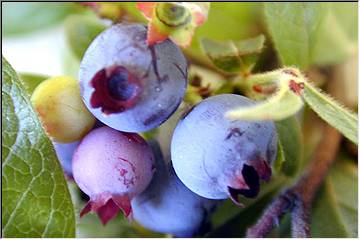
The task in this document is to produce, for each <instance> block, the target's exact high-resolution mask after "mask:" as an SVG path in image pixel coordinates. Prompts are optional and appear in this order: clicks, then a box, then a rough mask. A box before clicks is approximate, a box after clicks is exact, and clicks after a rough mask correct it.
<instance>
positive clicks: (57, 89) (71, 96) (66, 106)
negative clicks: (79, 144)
mask: <svg viewBox="0 0 360 240" xmlns="http://www.w3.org/2000/svg"><path fill="white" fill-rule="evenodd" d="M31 102H32V104H33V106H34V109H35V110H36V112H37V113H38V114H39V117H40V120H41V122H42V125H43V127H44V128H45V130H46V132H47V134H48V135H49V136H50V137H51V138H52V139H53V140H54V141H56V142H61V143H68V142H74V141H78V140H80V139H81V138H82V137H83V136H84V135H85V134H87V133H88V132H89V131H90V130H91V129H92V127H93V125H94V123H95V118H94V116H93V115H92V114H91V113H90V112H89V111H88V110H87V108H86V106H85V104H84V103H83V101H82V99H81V96H80V87H79V84H78V82H77V81H76V80H75V79H73V78H72V77H68V76H59V77H53V78H49V79H48V80H45V81H44V82H42V83H40V84H39V85H38V86H37V87H36V89H35V91H34V93H33V94H32V96H31Z"/></svg>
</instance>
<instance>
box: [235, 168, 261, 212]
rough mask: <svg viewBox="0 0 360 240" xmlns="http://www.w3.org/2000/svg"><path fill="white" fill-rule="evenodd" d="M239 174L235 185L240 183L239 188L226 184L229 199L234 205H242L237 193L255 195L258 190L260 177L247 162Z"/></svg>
mask: <svg viewBox="0 0 360 240" xmlns="http://www.w3.org/2000/svg"><path fill="white" fill-rule="evenodd" d="M241 174H242V176H241V177H240V178H238V179H237V183H238V184H237V185H239V184H240V188H233V187H230V186H228V191H229V194H230V198H231V200H232V201H233V202H234V203H235V204H236V205H238V206H240V207H243V204H241V203H240V202H239V199H238V196H239V194H240V195H243V196H245V197H247V198H254V197H256V196H257V195H258V193H259V191H260V179H259V175H258V173H257V171H256V170H255V168H254V167H252V166H250V165H247V164H244V165H243V169H242V170H241Z"/></svg>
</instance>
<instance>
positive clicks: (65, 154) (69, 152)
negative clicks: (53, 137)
mask: <svg viewBox="0 0 360 240" xmlns="http://www.w3.org/2000/svg"><path fill="white" fill-rule="evenodd" d="M79 143H80V141H76V142H72V143H57V142H53V145H54V148H55V152H56V156H57V158H58V159H59V161H60V164H61V166H62V168H63V170H64V173H65V174H66V176H67V177H68V178H69V179H72V176H73V174H72V163H71V162H72V157H73V155H74V152H75V149H76V148H77V146H78V145H79Z"/></svg>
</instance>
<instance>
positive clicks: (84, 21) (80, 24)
mask: <svg viewBox="0 0 360 240" xmlns="http://www.w3.org/2000/svg"><path fill="white" fill-rule="evenodd" d="M105 28H106V26H105V25H104V24H103V23H102V22H100V20H99V19H98V18H97V17H96V16H87V15H72V16H69V17H68V18H67V19H66V21H65V33H66V40H67V44H68V45H69V47H70V49H71V50H72V52H73V53H74V55H75V56H76V57H77V58H78V59H79V60H81V59H82V57H83V55H84V53H85V51H86V49H87V48H88V46H89V45H90V43H91V42H92V41H93V40H94V38H95V37H96V36H97V35H98V34H100V33H101V32H102V31H103V30H105Z"/></svg>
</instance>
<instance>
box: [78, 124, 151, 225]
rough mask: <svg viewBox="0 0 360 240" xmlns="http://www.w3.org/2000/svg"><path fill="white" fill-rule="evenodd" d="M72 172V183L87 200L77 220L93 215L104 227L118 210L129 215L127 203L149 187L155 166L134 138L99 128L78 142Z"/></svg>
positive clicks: (139, 140)
mask: <svg viewBox="0 0 360 240" xmlns="http://www.w3.org/2000/svg"><path fill="white" fill-rule="evenodd" d="M72 169H73V177H74V180H75V182H76V183H77V185H78V186H79V187H80V189H81V190H82V191H83V192H85V193H86V194H87V195H88V196H89V197H90V201H89V202H88V204H87V205H86V206H85V208H84V209H83V211H82V212H81V216H82V215H84V214H86V213H88V212H89V211H95V212H97V213H98V215H99V217H100V219H101V221H102V222H103V224H106V223H107V221H109V220H110V219H112V218H113V217H115V216H116V215H117V213H118V212H119V210H122V211H123V212H124V214H125V216H128V215H129V214H130V213H131V206H130V201H131V199H132V198H133V197H134V196H136V195H137V194H139V193H141V192H142V191H144V190H145V189H146V187H147V186H148V185H149V183H150V181H151V178H152V176H153V172H154V171H155V165H154V156H153V153H152V150H151V148H150V147H149V145H148V144H147V143H146V142H145V140H144V139H143V138H141V137H140V136H139V135H138V134H135V133H122V132H119V131H117V130H115V129H112V128H109V127H100V128H97V129H95V130H92V131H91V132H90V133H89V134H88V135H86V136H85V138H84V139H83V140H82V141H81V143H80V145H79V146H78V148H77V149H76V151H75V154H74V156H73V161H72Z"/></svg>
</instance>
